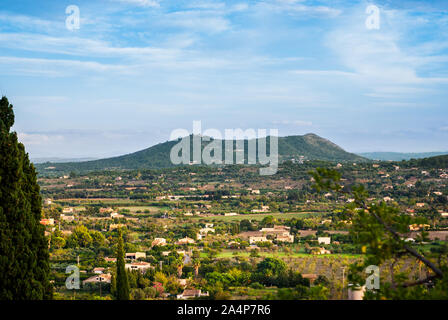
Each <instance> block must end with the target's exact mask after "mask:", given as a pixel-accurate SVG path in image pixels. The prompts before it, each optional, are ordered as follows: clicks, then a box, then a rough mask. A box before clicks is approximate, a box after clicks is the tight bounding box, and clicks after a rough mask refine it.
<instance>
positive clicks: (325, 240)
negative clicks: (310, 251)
mask: <svg viewBox="0 0 448 320" xmlns="http://www.w3.org/2000/svg"><path fill="white" fill-rule="evenodd" d="M317 242H318V243H323V244H330V243H331V238H330V237H318V238H317Z"/></svg>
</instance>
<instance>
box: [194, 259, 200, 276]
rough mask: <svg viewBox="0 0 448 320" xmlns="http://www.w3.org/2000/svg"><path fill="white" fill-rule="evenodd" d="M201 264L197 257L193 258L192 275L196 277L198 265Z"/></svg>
mask: <svg viewBox="0 0 448 320" xmlns="http://www.w3.org/2000/svg"><path fill="white" fill-rule="evenodd" d="M200 265H201V260H199V258H193V267H194V276H195V277H196V278H197V277H198V275H199V267H200Z"/></svg>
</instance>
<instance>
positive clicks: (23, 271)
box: [0, 97, 52, 300]
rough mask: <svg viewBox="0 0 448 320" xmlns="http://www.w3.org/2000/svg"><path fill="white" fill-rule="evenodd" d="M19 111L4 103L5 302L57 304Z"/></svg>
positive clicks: (0, 241)
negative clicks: (16, 116)
mask: <svg viewBox="0 0 448 320" xmlns="http://www.w3.org/2000/svg"><path fill="white" fill-rule="evenodd" d="M13 124H14V112H13V106H12V105H11V104H9V102H8V99H7V98H6V97H2V99H1V100H0V299H1V300H39V299H51V298H52V286H51V284H50V282H49V274H50V262H49V253H48V240H47V239H46V237H45V234H44V232H45V228H44V226H43V225H41V224H40V219H41V211H42V200H41V197H40V188H39V185H38V184H37V178H36V171H35V169H34V166H33V164H32V163H30V160H29V158H28V154H27V153H26V152H25V147H24V146H23V144H22V143H19V142H18V139H17V133H16V132H10V129H11V127H12V125H13Z"/></svg>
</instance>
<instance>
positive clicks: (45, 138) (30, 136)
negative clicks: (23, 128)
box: [17, 132, 64, 146]
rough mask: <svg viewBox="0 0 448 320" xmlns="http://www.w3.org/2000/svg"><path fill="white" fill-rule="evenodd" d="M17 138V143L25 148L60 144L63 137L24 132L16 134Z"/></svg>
mask: <svg viewBox="0 0 448 320" xmlns="http://www.w3.org/2000/svg"><path fill="white" fill-rule="evenodd" d="M17 137H18V139H19V141H20V142H22V143H23V144H24V145H26V146H32V145H43V144H53V143H60V142H62V141H63V140H64V137H63V136H62V135H47V134H35V133H24V132H18V133H17Z"/></svg>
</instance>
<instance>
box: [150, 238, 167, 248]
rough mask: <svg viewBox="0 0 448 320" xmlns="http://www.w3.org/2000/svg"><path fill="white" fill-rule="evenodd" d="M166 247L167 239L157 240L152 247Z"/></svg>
mask: <svg viewBox="0 0 448 320" xmlns="http://www.w3.org/2000/svg"><path fill="white" fill-rule="evenodd" d="M165 245H166V239H165V238H155V239H154V240H153V241H152V243H151V246H152V247H156V246H165Z"/></svg>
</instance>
